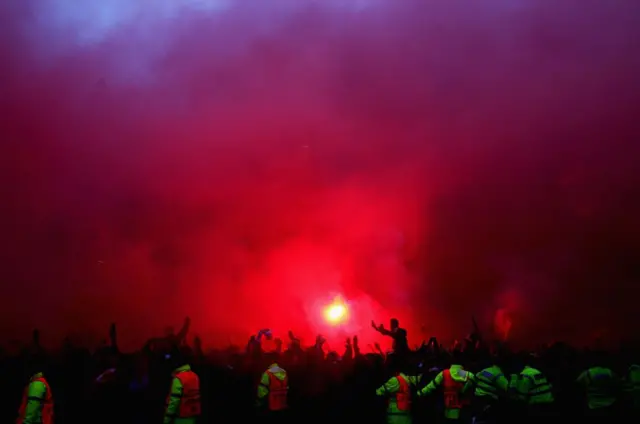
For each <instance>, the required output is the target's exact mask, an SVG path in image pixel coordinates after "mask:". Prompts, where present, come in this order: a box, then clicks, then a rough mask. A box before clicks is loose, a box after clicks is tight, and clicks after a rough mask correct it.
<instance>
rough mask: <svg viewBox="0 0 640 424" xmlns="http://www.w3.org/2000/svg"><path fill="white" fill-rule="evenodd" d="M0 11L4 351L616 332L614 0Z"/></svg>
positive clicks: (625, 118) (632, 194) (638, 19)
mask: <svg viewBox="0 0 640 424" xmlns="http://www.w3.org/2000/svg"><path fill="white" fill-rule="evenodd" d="M5 3H7V4H4V3H3V5H2V6H0V10H1V12H0V13H1V14H2V15H1V19H2V25H0V34H1V35H2V39H3V41H4V43H3V44H2V46H1V47H0V61H1V62H2V63H3V69H2V70H1V71H0V72H1V74H0V76H1V80H0V111H1V113H2V117H3V119H2V120H1V121H0V122H1V124H0V125H1V126H0V130H1V133H0V134H1V135H2V145H1V147H0V165H1V168H0V173H1V174H0V176H1V177H2V179H1V180H0V189H1V192H2V198H3V201H2V203H3V207H2V212H1V221H0V233H1V234H2V241H3V243H2V245H0V266H1V269H2V280H3V284H4V287H6V289H5V290H4V292H3V296H2V303H1V306H2V317H3V322H4V327H6V329H7V330H11V331H12V334H13V335H18V334H20V333H21V332H22V333H23V334H24V332H25V331H26V330H28V329H29V328H31V327H32V326H40V327H41V328H43V331H44V332H45V333H48V334H50V335H51V337H59V336H60V335H61V334H62V333H63V332H68V331H81V332H82V331H85V332H86V331H89V330H92V331H104V330H103V329H106V328H107V325H108V322H109V321H111V320H117V321H118V322H119V323H121V326H122V327H123V328H124V331H123V333H124V334H122V336H123V337H125V338H128V340H129V341H130V342H131V341H136V340H140V339H141V338H142V337H143V336H144V335H148V334H149V333H150V332H152V331H155V332H156V333H157V332H159V331H161V329H162V328H163V327H164V326H165V325H167V324H171V325H178V324H179V322H180V320H181V319H182V317H184V316H185V315H187V314H188V315H190V316H192V317H193V319H194V326H195V329H196V330H197V331H200V332H202V333H203V334H206V336H207V337H208V338H209V340H211V341H213V342H216V343H226V342H227V341H228V340H229V339H231V340H233V341H238V340H241V337H244V336H245V335H246V334H248V333H249V332H253V331H255V330H257V329H258V328H261V327H271V328H273V329H274V330H276V331H278V332H279V333H281V334H282V333H283V332H284V331H286V330H287V329H288V328H293V329H294V330H296V331H299V332H301V333H302V334H303V335H305V336H306V337H311V335H312V334H313V332H315V331H324V332H327V331H330V330H328V329H326V328H322V324H321V323H320V322H319V321H318V319H317V317H318V316H319V314H318V308H319V305H322V304H324V302H325V301H329V300H330V299H331V297H332V296H333V295H336V294H340V295H343V296H345V297H346V298H347V299H350V300H351V302H352V307H353V309H354V311H355V312H354V314H355V316H356V317H357V319H354V320H353V321H352V322H351V324H350V327H349V328H348V331H349V332H354V331H359V330H365V329H366V326H367V325H368V323H369V320H370V319H371V318H373V319H376V320H384V321H385V322H386V320H388V318H390V317H391V316H396V317H398V318H400V320H401V322H403V323H404V324H406V325H407V327H409V329H410V330H412V331H413V334H414V335H415V336H416V337H418V335H417V332H418V329H419V328H420V326H421V325H424V326H425V329H426V331H427V332H430V333H434V334H437V335H440V336H442V337H443V338H447V337H455V336H456V335H458V334H460V333H462V332H464V331H467V330H468V326H469V323H470V315H471V314H476V315H477V316H478V319H479V321H480V322H481V323H483V326H486V328H489V327H490V325H491V324H492V323H494V321H500V320H502V321H501V322H506V321H505V320H507V318H508V320H510V321H511V322H512V327H511V329H510V337H514V338H516V339H517V338H522V337H525V336H532V337H540V335H542V334H544V335H545V336H546V337H569V338H573V339H581V340H585V338H586V337H589V336H590V335H591V332H592V331H594V328H596V329H597V330H598V331H605V332H608V333H609V334H615V335H618V332H619V331H621V330H625V329H629V328H630V327H629V326H630V325H632V324H629V325H627V324H626V323H625V320H628V319H629V318H634V319H632V320H631V321H635V322H637V321H638V320H637V318H638V312H637V307H636V305H635V302H633V301H632V300H631V299H630V298H631V296H630V293H632V292H633V291H634V290H635V289H634V288H635V287H636V285H637V284H638V282H639V281H640V268H639V267H638V257H637V256H638V255H637V252H640V225H639V224H638V222H639V221H638V215H639V213H640V205H639V204H638V200H637V199H638V195H639V194H640V189H639V187H640V186H639V183H640V173H639V172H638V165H637V163H638V159H640V147H639V143H638V136H639V131H638V123H637V116H638V93H639V91H638V89H639V88H640V82H639V81H638V78H637V75H640V59H639V58H640V54H638V53H639V52H638V46H637V42H636V41H635V40H637V38H638V28H640V26H639V24H640V14H639V12H640V8H639V7H638V4H637V2H634V1H632V0H630V1H606V2H604V1H602V2H590V1H579V2H578V1H568V0H567V1H561V2H536V1H527V0H520V1H507V0H504V1H483V2H471V1H469V2H446V1H442V2H427V1H347V0H344V1H338V0H332V1H269V2H259V1H228V2H222V1H213V0H210V1H201V2H188V1H179V0H175V1H165V2H158V1H153V2H131V1H107V2H82V1H73V0H67V1H48V2H45V1H26V0H25V1H20V2H17V1H16V2H5ZM132 4H136V6H132ZM499 309H502V312H501V313H500V314H498V315H499V316H496V318H499V319H496V320H494V319H493V317H494V314H495V312H496V310H499ZM594 325H597V327H594ZM633 325H635V324H633ZM364 334H366V335H368V336H370V337H372V336H371V335H370V333H369V332H366V333H364Z"/></svg>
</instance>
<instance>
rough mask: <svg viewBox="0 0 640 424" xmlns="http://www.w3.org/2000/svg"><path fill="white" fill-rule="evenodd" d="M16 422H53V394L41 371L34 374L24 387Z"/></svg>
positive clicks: (19, 423)
mask: <svg viewBox="0 0 640 424" xmlns="http://www.w3.org/2000/svg"><path fill="white" fill-rule="evenodd" d="M16 424H53V395H52V394H51V388H50V387H49V383H48V382H47V380H46V379H45V378H44V376H43V375H42V373H37V374H34V376H33V377H31V380H30V381H29V385H28V386H27V387H26V388H25V390H24V393H23V395H22V402H21V403H20V410H19V411H18V419H17V420H16Z"/></svg>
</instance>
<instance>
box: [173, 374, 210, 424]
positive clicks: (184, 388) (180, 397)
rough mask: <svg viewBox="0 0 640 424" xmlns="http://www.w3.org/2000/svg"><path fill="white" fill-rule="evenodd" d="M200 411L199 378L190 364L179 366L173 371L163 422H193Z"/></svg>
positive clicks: (174, 423) (177, 423) (181, 423)
mask: <svg viewBox="0 0 640 424" xmlns="http://www.w3.org/2000/svg"><path fill="white" fill-rule="evenodd" d="M200 413H201V403H200V379H199V378H198V375H197V374H196V373H195V372H193V371H192V370H191V366H189V365H187V364H185V365H182V366H179V367H178V368H176V369H175V371H174V372H173V381H172V382H171V391H170V392H169V395H168V396H167V408H166V410H165V415H164V424H195V423H196V420H197V419H198V417H199V416H200Z"/></svg>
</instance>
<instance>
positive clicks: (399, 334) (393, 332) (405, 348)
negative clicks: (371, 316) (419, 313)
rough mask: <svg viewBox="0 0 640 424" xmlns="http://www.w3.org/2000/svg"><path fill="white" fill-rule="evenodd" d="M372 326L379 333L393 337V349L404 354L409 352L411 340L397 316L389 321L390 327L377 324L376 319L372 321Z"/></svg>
mask: <svg viewBox="0 0 640 424" xmlns="http://www.w3.org/2000/svg"><path fill="white" fill-rule="evenodd" d="M371 326H372V327H373V329H374V330H376V331H377V332H378V333H380V334H383V335H385V336H389V337H391V338H392V339H393V351H394V352H395V353H396V354H398V355H403V354H406V353H408V352H409V342H408V341H407V330H405V329H404V328H400V323H399V322H398V320H397V319H396V318H391V320H390V321H389V326H390V329H389V330H387V329H386V328H384V325H382V324H380V325H379V326H376V323H375V322H374V321H371Z"/></svg>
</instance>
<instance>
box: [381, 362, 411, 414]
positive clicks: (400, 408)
mask: <svg viewBox="0 0 640 424" xmlns="http://www.w3.org/2000/svg"><path fill="white" fill-rule="evenodd" d="M416 386H417V378H416V377H414V376H408V375H406V374H404V373H401V372H399V373H397V374H396V376H394V377H391V378H390V379H389V380H387V382H386V383H385V384H383V385H382V386H380V387H379V388H378V389H377V390H376V395H377V396H381V397H386V398H387V402H388V403H387V423H389V424H411V422H412V419H411V402H412V399H411V397H412V396H411V393H412V391H413V389H414V388H415V387H416Z"/></svg>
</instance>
